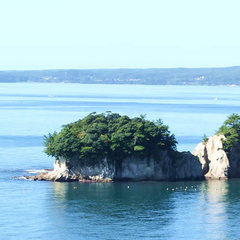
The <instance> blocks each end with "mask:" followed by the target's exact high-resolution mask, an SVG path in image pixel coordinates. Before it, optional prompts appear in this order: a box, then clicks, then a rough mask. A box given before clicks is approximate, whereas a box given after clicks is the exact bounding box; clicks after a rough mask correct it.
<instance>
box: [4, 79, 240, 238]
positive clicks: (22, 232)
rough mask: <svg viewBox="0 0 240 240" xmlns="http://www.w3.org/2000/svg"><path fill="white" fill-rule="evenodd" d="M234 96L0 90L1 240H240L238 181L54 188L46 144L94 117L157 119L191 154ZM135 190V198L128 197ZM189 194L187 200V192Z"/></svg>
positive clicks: (31, 86) (176, 89)
mask: <svg viewBox="0 0 240 240" xmlns="http://www.w3.org/2000/svg"><path fill="white" fill-rule="evenodd" d="M239 93H240V91H239V88H238V87H221V86H220V87H219V86H218V87H207V86H202V87H194V86H143V85H82V84H36V83H13V84H3V83H1V84H0V232H1V234H0V239H41V240H42V239H44V240H45V239H56V240H57V239H67V240H68V239H84V240H85V239H104V240H105V239H240V228H239V222H240V217H239V211H240V201H239V200H240V181H239V180H232V181H210V182H178V183H173V182H143V183H111V184H83V183H81V184H80V183H52V182H31V181H24V180H15V179H13V178H12V177H13V176H21V175H24V174H27V173H32V172H33V171H35V170H36V171H37V170H40V169H45V168H51V167H52V165H53V159H52V158H49V157H47V156H45V154H44V153H43V144H42V142H43V135H44V134H47V133H48V132H53V131H59V130H60V128H61V126H62V125H63V124H66V123H69V122H72V121H75V120H78V119H79V118H82V117H84V116H86V115H87V114H88V113H90V112H104V111H109V110H110V111H112V112H118V113H120V114H127V115H129V116H132V117H133V116H139V115H140V114H146V116H147V118H148V119H151V120H156V119H159V118H161V119H162V120H163V121H164V123H165V124H168V125H169V127H170V130H171V131H172V132H173V133H174V134H175V135H176V137H177V140H178V142H179V145H178V149H179V150H190V151H192V150H193V148H194V146H195V145H196V144H197V143H198V142H200V141H201V139H202V136H203V135H204V134H207V135H212V134H214V132H215V131H216V130H217V129H218V127H219V126H220V125H221V124H222V122H223V121H224V120H225V119H226V116H228V115H229V114H231V113H232V112H236V113H240V104H239V103H240V94H239ZM128 186H129V188H128ZM186 187H187V190H186V191H185V189H186Z"/></svg>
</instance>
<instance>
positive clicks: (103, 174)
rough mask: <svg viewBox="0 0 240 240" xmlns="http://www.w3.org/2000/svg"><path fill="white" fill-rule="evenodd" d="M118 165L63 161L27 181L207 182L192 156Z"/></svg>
mask: <svg viewBox="0 0 240 240" xmlns="http://www.w3.org/2000/svg"><path fill="white" fill-rule="evenodd" d="M113 162H114V161H113ZM115 162H116V161H115ZM115 162H114V164H109V163H108V161H107V159H103V160H102V161H100V163H99V164H98V165H92V166H87V165H81V166H79V165H78V164H77V161H71V162H70V164H69V163H68V162H67V161H66V160H65V159H64V158H62V157H60V158H59V159H57V160H55V163H54V170H52V171H49V172H43V173H40V174H38V175H36V176H25V178H26V179H28V180H34V181H35V180H39V181H58V182H71V181H80V182H112V181H126V180H127V181H144V180H153V181H164V180H197V179H203V178H204V176H203V173H202V168H201V164H200V162H199V160H198V158H197V157H195V156H193V155H192V154H191V153H190V152H174V153H172V154H170V153H169V152H168V151H163V152H161V153H159V154H158V156H157V157H155V158H153V157H149V158H143V159H141V158H136V157H133V156H132V157H128V158H125V159H123V160H122V161H121V162H118V163H117V164H116V163H115ZM69 166H71V167H69Z"/></svg>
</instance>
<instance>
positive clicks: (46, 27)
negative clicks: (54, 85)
mask: <svg viewBox="0 0 240 240" xmlns="http://www.w3.org/2000/svg"><path fill="white" fill-rule="evenodd" d="M239 11H240V0H1V1H0V31H1V32H0V69H1V70H7V69H51V68H54V69H58V68H149V67H154V68H155V67H212V66H219V67H223V66H234V65H240V31H239V25H240V14H239Z"/></svg>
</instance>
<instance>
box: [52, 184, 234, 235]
mask: <svg viewBox="0 0 240 240" xmlns="http://www.w3.org/2000/svg"><path fill="white" fill-rule="evenodd" d="M229 189H230V187H229V181H204V182H142V183H128V182H124V183H97V184H88V183H57V182H56V183H54V203H53V204H54V208H55V211H56V216H57V219H58V220H57V221H60V222H68V223H71V227H74V225H76V224H78V225H79V224H80V225H81V233H82V234H83V235H84V236H85V237H86V238H85V239H93V238H92V237H90V235H91V234H90V233H91V232H94V233H95V235H94V236H95V237H96V238H102V236H101V235H100V233H104V234H105V235H106V238H105V239H123V238H128V237H129V235H131V236H132V238H131V239H138V238H140V237H142V238H143V239H148V238H158V239H189V236H191V235H192V236H194V239H227V238H228V237H229V236H231V235H232V234H233V233H232V232H231V234H229V231H228V227H229V226H228V225H229V213H228V209H227V206H228V204H229V198H228V196H229V191H230V190H229ZM69 226H70V225H69ZM69 226H68V224H67V225H66V226H65V228H62V229H61V231H62V234H66V233H67V231H69ZM75 227H76V229H77V226H75ZM78 231H80V230H76V233H77V232H78ZM236 231H237V230H236ZM89 234H90V235H89ZM114 234H117V235H116V236H117V237H116V238H113V237H112V236H115V235H114ZM160 237H161V238H160ZM102 239H103V238H102Z"/></svg>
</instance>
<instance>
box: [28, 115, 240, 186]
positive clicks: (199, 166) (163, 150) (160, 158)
mask: <svg viewBox="0 0 240 240" xmlns="http://www.w3.org/2000/svg"><path fill="white" fill-rule="evenodd" d="M176 144H177V141H176V139H175V136H174V134H172V133H171V132H170V131H169V128H168V126H167V125H164V124H163V122H162V121H161V120H160V119H159V120H157V121H150V120H147V119H146V118H145V116H144V115H141V116H140V117H134V118H130V117H128V116H125V115H123V116H121V115H120V114H117V113H112V112H106V113H101V114H96V113H91V114H89V115H88V116H86V117H85V118H83V119H80V120H78V121H76V122H73V123H70V124H67V125H65V126H63V128H62V130H61V131H60V132H59V133H56V132H54V133H52V134H48V135H47V136H45V147H46V148H45V153H46V154H48V155H49V156H52V157H54V158H55V159H56V160H55V163H54V170H53V171H49V172H47V173H46V172H45V173H41V174H39V175H37V176H30V177H29V176H28V177H26V178H27V179H31V180H51V181H82V182H86V181H87V182H88V181H89V182H109V181H123V180H131V181H141V180H157V181H160V180H193V179H204V178H205V179H227V178H232V177H240V154H239V150H240V115H238V114H232V115H231V116H229V117H228V119H227V120H226V121H225V122H224V123H223V125H222V126H221V127H220V128H219V131H218V132H217V133H216V135H214V136H212V137H209V138H207V137H204V139H203V141H202V142H201V143H200V144H198V145H197V146H196V148H195V149H194V151H193V153H190V152H178V151H177V149H176Z"/></svg>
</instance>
